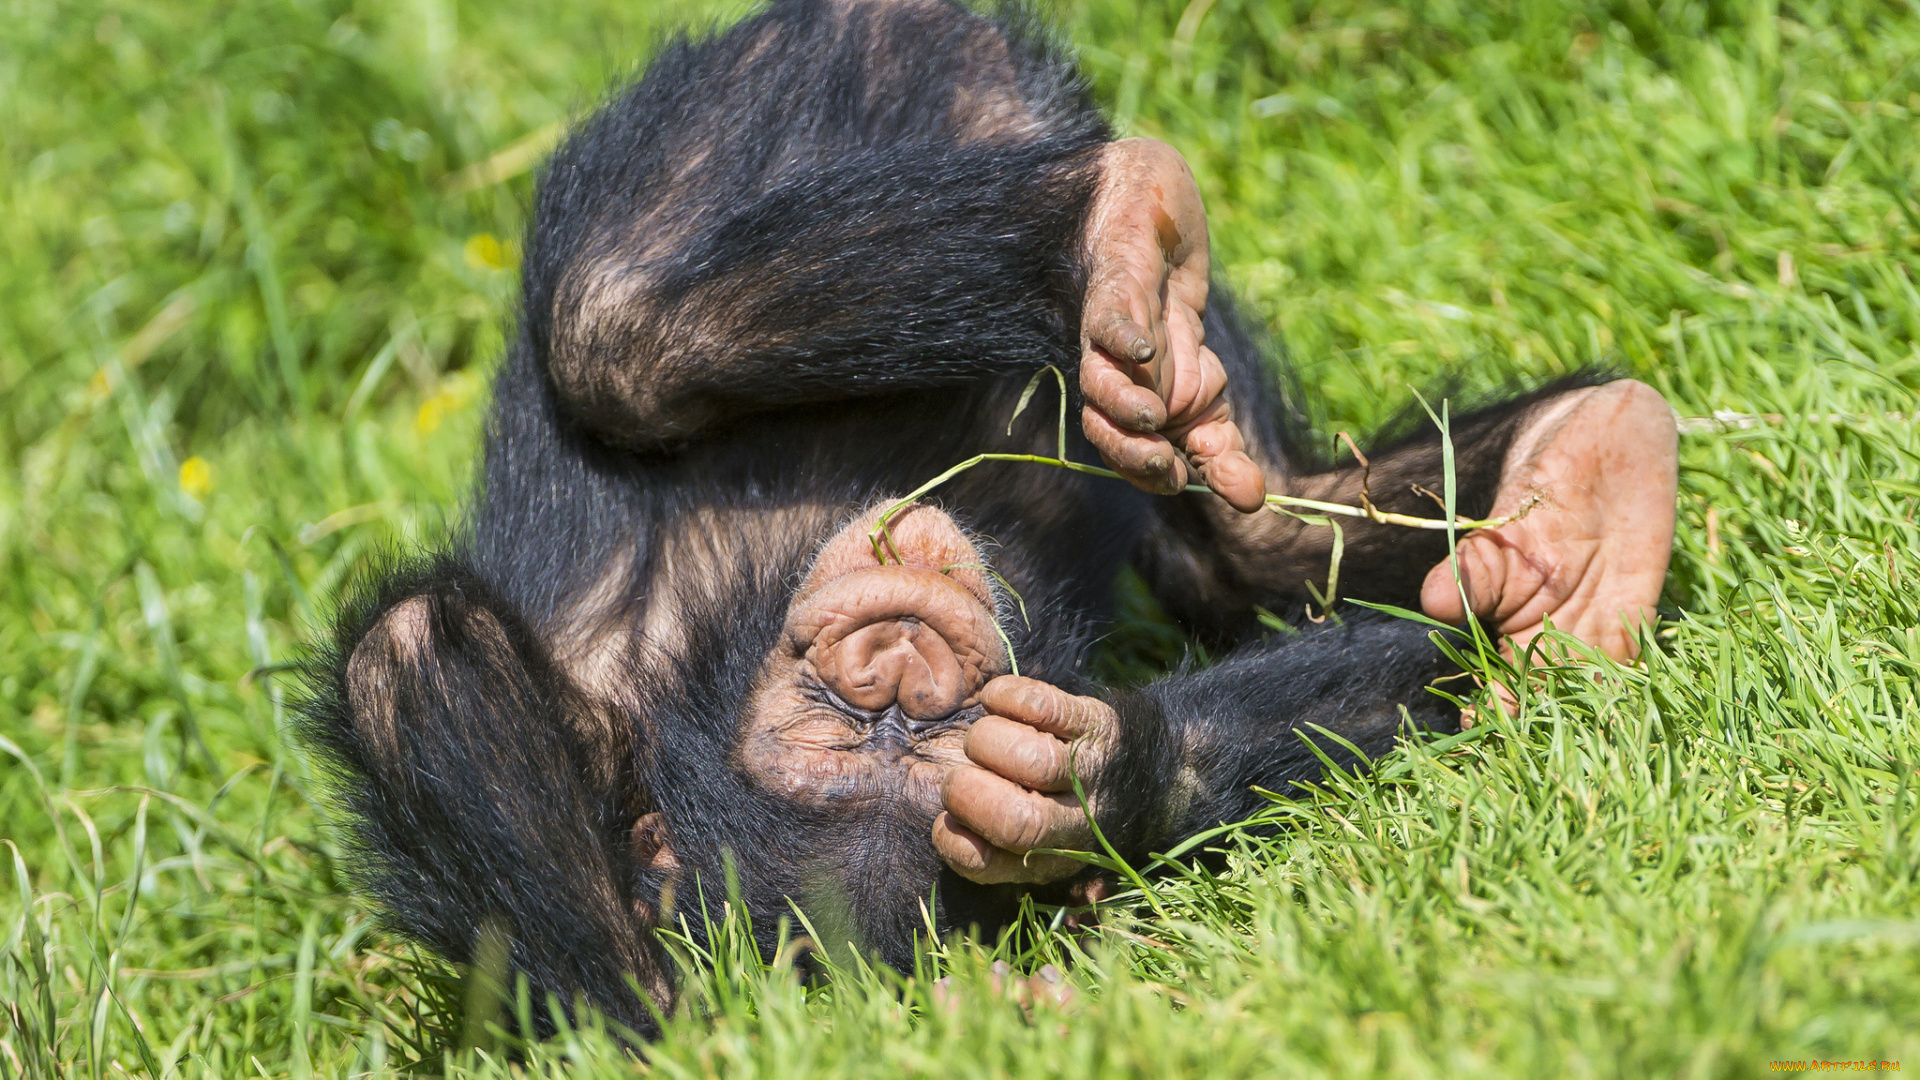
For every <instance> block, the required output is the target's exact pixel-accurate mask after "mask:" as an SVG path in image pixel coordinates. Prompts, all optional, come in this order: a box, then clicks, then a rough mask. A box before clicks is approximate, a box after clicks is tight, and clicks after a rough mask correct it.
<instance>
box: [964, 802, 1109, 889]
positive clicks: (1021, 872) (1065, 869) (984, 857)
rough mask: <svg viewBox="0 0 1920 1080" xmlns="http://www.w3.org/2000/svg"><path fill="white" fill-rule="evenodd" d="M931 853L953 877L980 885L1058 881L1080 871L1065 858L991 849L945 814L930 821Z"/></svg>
mask: <svg viewBox="0 0 1920 1080" xmlns="http://www.w3.org/2000/svg"><path fill="white" fill-rule="evenodd" d="M933 849H934V851H936V852H938V853H939V855H940V859H941V861H943V862H945V863H946V864H947V865H948V866H951V867H953V871H954V873H956V874H959V875H960V876H961V877H963V878H966V879H967V880H968V881H971V882H975V883H976V884H980V885H1004V884H1007V883H1009V882H1020V883H1025V884H1041V883H1044V882H1048V881H1059V880H1060V879H1062V878H1068V877H1072V876H1073V875H1075V874H1077V873H1079V872H1080V868H1081V867H1080V863H1079V862H1077V861H1075V860H1073V859H1069V858H1067V857H1066V856H1064V855H1044V854H1042V855H1035V854H1026V855H1016V854H1014V853H1013V852H1011V851H1007V850H1005V849H1002V848H997V847H994V846H993V845H992V844H989V843H987V841H986V840H984V839H982V838H981V836H980V835H979V834H978V833H976V832H974V831H973V830H972V829H969V828H967V827H966V826H965V825H962V824H960V823H959V822H958V821H956V820H954V817H953V815H952V814H949V813H946V812H944V811H943V812H942V813H941V814H940V816H939V817H936V818H934V819H933Z"/></svg>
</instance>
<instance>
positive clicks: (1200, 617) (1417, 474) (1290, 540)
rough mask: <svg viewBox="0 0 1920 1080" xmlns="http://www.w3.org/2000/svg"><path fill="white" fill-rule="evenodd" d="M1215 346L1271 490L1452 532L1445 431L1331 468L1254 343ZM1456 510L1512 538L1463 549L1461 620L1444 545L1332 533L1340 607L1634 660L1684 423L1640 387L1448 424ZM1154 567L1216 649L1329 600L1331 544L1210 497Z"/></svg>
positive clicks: (1568, 396) (1563, 388) (1579, 392)
mask: <svg viewBox="0 0 1920 1080" xmlns="http://www.w3.org/2000/svg"><path fill="white" fill-rule="evenodd" d="M1208 331H1209V332H1208V341H1209V344H1211V345H1212V346H1213V347H1214V348H1215V349H1216V351H1218V352H1219V354H1220V356H1221V359H1222V362H1223V364H1224V365H1225V366H1226V367H1227V369H1228V372H1229V380H1230V382H1231V384H1232V385H1233V387H1234V390H1233V393H1234V398H1235V401H1234V404H1235V409H1236V413H1238V414H1239V415H1240V417H1241V424H1242V427H1243V429H1244V430H1245V431H1246V435H1247V439H1248V442H1249V444H1250V450H1251V452H1252V453H1253V455H1254V457H1255V458H1256V459H1257V460H1258V461H1259V463H1260V465H1261V468H1262V471H1263V472H1264V473H1265V475H1266V477H1267V487H1268V490H1270V491H1274V492H1279V493H1282V494H1287V495H1293V496H1298V497H1304V498H1310V499H1317V500H1321V501H1325V502H1332V503H1340V504H1344V505H1347V506H1361V505H1365V504H1367V503H1371V505H1373V506H1374V507H1377V508H1378V509H1380V510H1382V511H1386V512H1390V513H1399V514H1406V515H1410V516H1413V517H1420V518H1427V519H1439V518H1443V517H1445V514H1444V511H1443V508H1442V506H1441V504H1440V502H1439V495H1440V493H1441V492H1443V491H1444V469H1443V454H1442V440H1441V437H1440V433H1439V431H1438V430H1437V429H1436V428H1435V427H1433V426H1432V425H1426V424H1423V425H1422V427H1421V429H1420V430H1418V431H1416V432H1415V433H1414V434H1412V435H1410V436H1408V437H1406V438H1403V439H1401V440H1400V441H1398V442H1397V443H1394V444H1392V445H1389V446H1386V447H1376V448H1372V449H1371V450H1370V451H1369V453H1368V458H1369V467H1362V466H1361V465H1359V464H1358V463H1357V462H1356V463H1353V464H1350V465H1347V466H1344V467H1338V468H1335V467H1331V466H1328V465H1325V464H1322V463H1321V462H1322V461H1323V460H1324V459H1323V458H1321V457H1320V456H1319V455H1318V454H1314V453H1311V452H1308V451H1305V450H1303V448H1302V447H1301V446H1300V445H1299V441H1298V438H1297V436H1295V435H1294V434H1293V433H1292V432H1290V431H1289V429H1288V426H1287V425H1286V423H1285V422H1284V421H1285V420H1286V419H1287V417H1286V415H1285V413H1284V411H1283V410H1282V409H1281V408H1279V407H1278V404H1279V403H1278V402H1276V400H1275V398H1276V397H1277V396H1278V395H1277V394H1276V393H1275V392H1274V389H1273V384H1272V377H1271V376H1270V375H1268V374H1267V373H1265V372H1262V371H1261V370H1260V368H1261V365H1260V363H1259V361H1258V352H1257V350H1256V349H1255V348H1254V347H1253V345H1252V343H1251V339H1250V337H1249V336H1248V335H1247V334H1246V333H1245V332H1244V331H1243V330H1242V329H1241V328H1240V327H1239V326H1237V325H1236V324H1235V322H1234V321H1233V319H1232V317H1231V312H1228V311H1220V310H1219V309H1216V315H1215V317H1214V318H1213V319H1212V320H1210V323H1209V326H1208ZM1449 426H1450V430H1451V437H1452V443H1453V453H1454V476H1455V482H1456V503H1455V506H1456V511H1457V512H1458V513H1459V514H1461V515H1463V516H1465V517H1467V518H1480V519H1484V518H1487V517H1492V516H1499V517H1501V518H1504V519H1509V520H1510V523H1509V524H1507V525H1504V526H1501V527H1499V528H1490V529H1485V530H1481V531H1478V532H1475V533H1472V534H1470V535H1469V536H1468V538H1467V539H1466V540H1465V541H1464V542H1463V543H1462V545H1461V557H1460V559H1459V566H1460V570H1461V573H1462V576H1463V577H1464V578H1465V579H1466V585H1467V588H1466V600H1467V603H1466V604H1465V605H1464V606H1463V605H1462V603H1461V599H1460V593H1459V591H1458V589H1457V587H1456V586H1455V584H1454V579H1453V574H1452V569H1451V567H1447V568H1445V569H1441V568H1440V567H1441V564H1443V563H1445V561H1446V560H1447V554H1448V553H1447V546H1446V535H1447V534H1446V533H1445V532H1444V531H1443V530H1418V529H1412V528H1408V527H1406V526H1403V525H1393V524H1376V523H1374V522H1372V521H1370V520H1367V519H1364V518H1347V517H1340V518H1334V519H1333V520H1335V521H1337V522H1338V523H1339V524H1340V527H1341V531H1342V533H1343V534H1344V540H1345V545H1344V546H1345V551H1344V553H1343V555H1342V558H1341V560H1340V575H1339V592H1340V594H1341V595H1342V596H1346V597H1353V598H1358V599H1363V600H1373V601H1377V602H1385V603H1392V604H1396V605H1400V606H1403V607H1408V608H1414V609H1420V608H1423V607H1424V608H1425V610H1426V611H1427V612H1428V613H1429V614H1431V615H1434V616H1435V617H1437V618H1440V619H1442V620H1443V621H1447V622H1459V621H1461V620H1463V619H1465V618H1466V616H1467V614H1468V613H1469V612H1471V613H1472V614H1475V615H1478V616H1480V617H1482V618H1484V619H1487V620H1488V621H1489V622H1490V624H1491V625H1492V626H1493V627H1494V628H1495V629H1497V630H1498V631H1499V632H1500V633H1502V634H1507V635H1511V636H1512V637H1513V640H1514V641H1515V642H1516V643H1517V644H1522V645H1523V644H1524V643H1525V642H1526V640H1528V639H1530V638H1531V636H1532V635H1533V634H1535V633H1537V632H1538V631H1539V629H1540V628H1541V626H1542V620H1543V619H1547V618H1551V619H1552V620H1553V621H1554V625H1556V626H1557V627H1559V628H1560V629H1563V630H1568V631H1571V632H1573V633H1574V634H1576V635H1577V636H1579V637H1580V638H1582V639H1583V640H1585V641H1587V642H1589V643H1590V644H1593V645H1596V646H1599V647H1600V648H1601V649H1603V650H1604V651H1606V652H1607V653H1609V654H1610V655H1612V656H1614V657H1615V658H1616V659H1624V658H1626V657H1629V656H1631V655H1633V653H1634V652H1635V651H1636V648H1637V637H1636V630H1635V628H1636V627H1637V626H1638V625H1639V624H1640V623H1641V622H1642V621H1643V620H1644V619H1645V618H1647V617H1650V615H1651V612H1652V608H1653V605H1654V604H1655V602H1656V601H1657V599H1658V597H1659V594H1660V589H1661V583H1662V581H1663V579H1664V577H1665V573H1666V566H1667V556H1668V552H1669V550H1670V548H1671V546H1672V536H1673V514H1674V508H1673V499H1674V492H1675V490H1676V485H1677V480H1678V478H1677V473H1676V464H1675V463H1676V441H1675V434H1674V424H1673V418H1672V410H1671V409H1670V408H1669V407H1668V406H1667V404H1666V402H1665V401H1663V400H1662V399H1661V398H1660V395H1659V394H1658V393H1657V392H1655V391H1654V390H1652V389H1651V388H1649V387H1647V386H1645V385H1643V384H1640V383H1636V382H1631V381H1627V380H1622V381H1617V382H1612V383H1606V384H1604V385H1599V384H1598V381H1597V380H1593V379H1587V378H1573V379H1565V380H1561V381H1559V382H1557V383H1555V384H1552V385H1550V386H1548V387H1546V388H1543V389H1541V390H1537V391H1535V392H1533V393H1531V394H1527V395H1524V396H1521V397H1518V398H1515V399H1512V400H1510V401H1507V402H1504V403H1501V404H1498V405H1495V406H1492V407H1489V408H1482V409H1478V410H1472V411H1468V412H1466V413H1464V414H1461V415H1456V416H1455V417H1454V418H1453V419H1452V421H1451V423H1450V425H1449ZM1159 510H1160V515H1161V516H1160V526H1159V529H1158V530H1157V536H1156V539H1155V542H1153V543H1151V544H1149V545H1148V548H1147V551H1146V557H1145V559H1144V562H1145V563H1146V565H1147V567H1148V570H1149V575H1150V577H1152V578H1153V579H1155V580H1156V582H1157V584H1158V586H1159V592H1160V594H1161V596H1162V597H1163V598H1164V599H1165V601H1166V602H1167V603H1168V604H1169V606H1170V607H1171V608H1173V609H1174V610H1175V611H1176V612H1177V613H1178V614H1179V615H1181V616H1182V617H1184V618H1186V619H1188V620H1189V621H1190V622H1191V623H1192V624H1193V625H1195V626H1196V627H1198V628H1201V629H1202V630H1203V631H1205V632H1208V633H1210V634H1212V635H1214V636H1217V637H1221V638H1226V639H1229V640H1231V639H1233V638H1235V637H1239V636H1244V635H1245V634H1246V633H1247V631H1248V629H1249V628H1250V627H1251V625H1252V620H1251V619H1250V618H1249V615H1250V609H1251V607H1252V605H1254V604H1261V605H1264V606H1266V607H1268V608H1270V609H1272V610H1275V611H1278V612H1282V613H1285V614H1288V615H1297V614H1298V613H1299V612H1300V611H1301V610H1302V604H1303V603H1304V602H1305V601H1306V600H1307V598H1308V596H1309V595H1310V594H1309V591H1308V589H1307V587H1306V586H1307V584H1308V583H1309V582H1312V583H1315V584H1317V585H1320V586H1321V588H1322V590H1323V591H1324V585H1325V582H1326V581H1327V578H1328V573H1329V569H1330V564H1331V556H1332V546H1333V539H1334V531H1333V529H1331V528H1329V527H1327V526H1325V525H1308V524H1306V523H1304V522H1302V521H1300V520H1298V519H1296V518H1292V517H1287V516H1282V515H1277V514H1273V513H1268V512H1263V513H1260V514H1256V515H1253V516H1251V517H1244V516H1241V515H1239V514H1236V513H1234V512H1233V511H1231V510H1230V509H1228V508H1226V507H1224V506H1222V505H1220V503H1219V501H1218V500H1215V499H1211V498H1209V497H1206V496H1200V497H1195V496H1190V495H1189V496H1183V497H1181V498H1180V499H1178V500H1166V501H1163V503H1162V505H1161V506H1160V507H1159Z"/></svg>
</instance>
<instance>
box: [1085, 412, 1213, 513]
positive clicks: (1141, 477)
mask: <svg viewBox="0 0 1920 1080" xmlns="http://www.w3.org/2000/svg"><path fill="white" fill-rule="evenodd" d="M1080 429H1081V430H1082V431H1083V432H1085V433H1086V436H1087V441H1088V442H1090V443H1092V444H1093V448H1094V449H1095V450H1098V451H1099V452H1100V460H1102V461H1104V462H1106V463H1107V466H1108V467H1109V468H1111V469H1112V470H1113V471H1114V472H1117V473H1119V474H1120V475H1121V476H1122V477H1125V478H1126V480H1127V481H1128V482H1129V483H1131V484H1132V485H1133V486H1134V487H1137V488H1139V489H1140V490H1142V491H1149V492H1152V493H1153V494H1155V495H1173V494H1177V493H1178V492H1179V491H1180V489H1181V488H1184V487H1186V486H1187V465H1186V461H1185V460H1184V459H1182V458H1181V456H1180V455H1179V454H1178V453H1176V452H1175V451H1174V449H1173V444H1172V443H1170V442H1168V441H1167V439H1166V437H1165V436H1163V435H1154V434H1142V433H1140V432H1134V431H1126V430H1123V429H1122V428H1120V427H1119V426H1118V425H1116V424H1115V423H1114V422H1113V421H1112V420H1110V419H1108V417H1107V415H1106V414H1105V413H1102V412H1100V411H1099V410H1098V409H1095V408H1094V407H1093V406H1091V405H1088V406H1087V407H1086V408H1084V409H1082V410H1080Z"/></svg>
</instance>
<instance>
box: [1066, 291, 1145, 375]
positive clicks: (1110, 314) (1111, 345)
mask: <svg viewBox="0 0 1920 1080" xmlns="http://www.w3.org/2000/svg"><path fill="white" fill-rule="evenodd" d="M1116 299H1117V298H1116ZM1096 302H1097V301H1096ZM1081 328H1082V329H1084V330H1085V331H1086V333H1087V340H1089V341H1091V342H1092V343H1093V344H1095V345H1097V346H1099V347H1100V348H1102V349H1105V350H1106V351H1107V352H1109V353H1111V354H1112V355H1114V356H1116V357H1120V358H1122V359H1125V360H1131V361H1133V362H1134V363H1136V364H1144V363H1146V362H1147V361H1149V360H1151V359H1153V354H1154V347H1153V334H1152V332H1151V331H1149V330H1148V329H1147V328H1146V327H1144V326H1142V325H1140V324H1139V323H1138V322H1136V321H1135V320H1134V318H1133V317H1132V316H1131V315H1129V314H1127V312H1126V311H1125V310H1124V309H1122V308H1121V307H1119V306H1106V305H1102V306H1101V307H1100V309H1099V310H1097V311H1090V312H1089V313H1088V316H1087V318H1086V319H1084V320H1083V321H1082V322H1081Z"/></svg>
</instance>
